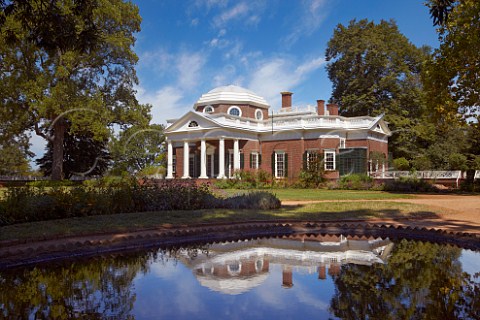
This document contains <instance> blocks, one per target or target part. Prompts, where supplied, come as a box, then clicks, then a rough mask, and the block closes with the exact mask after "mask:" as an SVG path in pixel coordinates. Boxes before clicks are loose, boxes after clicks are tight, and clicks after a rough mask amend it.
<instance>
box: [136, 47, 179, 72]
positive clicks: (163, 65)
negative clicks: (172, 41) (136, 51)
mask: <svg viewBox="0 0 480 320" xmlns="http://www.w3.org/2000/svg"><path fill="white" fill-rule="evenodd" d="M173 59H174V56H173V55H172V54H170V53H169V52H167V51H166V50H165V49H163V48H160V49H157V50H153V51H145V52H143V53H142V54H140V56H139V59H138V67H139V69H146V70H155V72H157V73H164V72H166V70H167V69H168V67H169V66H170V65H171V64H172V60H173Z"/></svg>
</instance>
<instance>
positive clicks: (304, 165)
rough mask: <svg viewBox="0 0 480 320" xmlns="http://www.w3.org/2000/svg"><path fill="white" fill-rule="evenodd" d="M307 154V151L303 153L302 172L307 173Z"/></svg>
mask: <svg viewBox="0 0 480 320" xmlns="http://www.w3.org/2000/svg"><path fill="white" fill-rule="evenodd" d="M307 157H308V154H307V151H305V152H304V153H303V170H304V171H307V161H308V158H307Z"/></svg>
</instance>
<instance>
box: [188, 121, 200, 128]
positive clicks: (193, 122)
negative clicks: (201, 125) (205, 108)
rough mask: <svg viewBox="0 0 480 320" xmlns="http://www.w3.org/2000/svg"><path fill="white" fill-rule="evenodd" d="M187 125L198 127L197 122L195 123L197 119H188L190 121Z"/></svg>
mask: <svg viewBox="0 0 480 320" xmlns="http://www.w3.org/2000/svg"><path fill="white" fill-rule="evenodd" d="M188 127H189V128H195V127H198V123H197V121H190V123H189V124H188Z"/></svg>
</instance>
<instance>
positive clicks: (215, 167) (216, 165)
mask: <svg viewBox="0 0 480 320" xmlns="http://www.w3.org/2000/svg"><path fill="white" fill-rule="evenodd" d="M212 157H213V174H214V175H215V176H218V174H219V172H218V171H219V170H218V168H219V163H218V155H217V154H215V155H212Z"/></svg>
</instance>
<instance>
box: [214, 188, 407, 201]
mask: <svg viewBox="0 0 480 320" xmlns="http://www.w3.org/2000/svg"><path fill="white" fill-rule="evenodd" d="M250 191H254V190H240V189H225V190H216V192H217V193H220V194H225V195H233V194H239V193H240V194H241V193H245V192H250ZM264 191H267V192H271V193H273V194H275V195H276V196H277V197H278V198H279V199H280V200H292V201H295V200H296V201H303V200H312V201H314V200H388V199H409V198H413V197H414V196H412V195H407V194H400V193H389V192H383V191H366V190H360V191H359V190H324V189H265V190H264Z"/></svg>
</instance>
